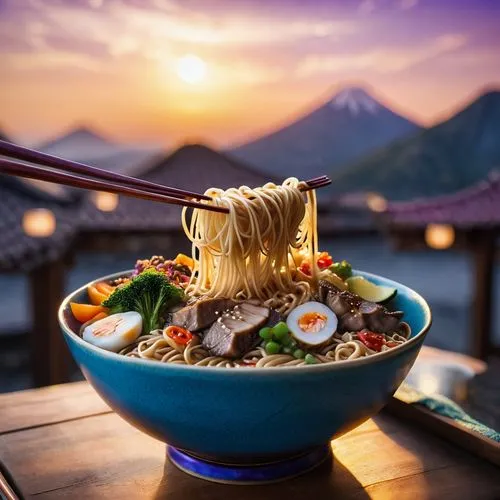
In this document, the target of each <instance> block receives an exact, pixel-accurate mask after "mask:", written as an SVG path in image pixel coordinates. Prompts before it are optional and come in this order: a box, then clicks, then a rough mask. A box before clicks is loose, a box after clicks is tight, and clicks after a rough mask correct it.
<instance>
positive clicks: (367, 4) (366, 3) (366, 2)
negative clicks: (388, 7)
mask: <svg viewBox="0 0 500 500" xmlns="http://www.w3.org/2000/svg"><path fill="white" fill-rule="evenodd" d="M374 10H375V0H363V1H362V2H361V3H360V4H359V5H358V12H359V13H360V14H363V15H366V14H371V13H372V12H373V11H374Z"/></svg>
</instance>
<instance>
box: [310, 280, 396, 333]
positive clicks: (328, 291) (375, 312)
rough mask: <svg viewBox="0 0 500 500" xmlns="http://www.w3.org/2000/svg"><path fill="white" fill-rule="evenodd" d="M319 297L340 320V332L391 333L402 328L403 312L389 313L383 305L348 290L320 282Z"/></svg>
mask: <svg viewBox="0 0 500 500" xmlns="http://www.w3.org/2000/svg"><path fill="white" fill-rule="evenodd" d="M318 297H319V299H320V301H321V302H323V303H324V304H326V305H327V306H328V307H329V308H330V309H331V310H332V311H333V312H334V313H335V314H336V315H337V317H338V318H339V326H338V330H339V332H341V333H343V332H359V331H360V330H364V329H368V330H370V331H372V332H378V333H389V332H394V331H398V330H400V328H401V318H402V317H403V313H402V312H401V311H393V312H390V311H388V310H387V309H386V308H385V307H384V306H383V305H381V304H376V303H375V302H369V301H367V300H363V299H361V297H359V296H358V295H355V294H353V293H351V292H349V291H346V290H340V289H339V288H337V287H336V286H334V285H332V284H331V283H328V282H327V281H323V280H322V281H320V282H319V291H318Z"/></svg>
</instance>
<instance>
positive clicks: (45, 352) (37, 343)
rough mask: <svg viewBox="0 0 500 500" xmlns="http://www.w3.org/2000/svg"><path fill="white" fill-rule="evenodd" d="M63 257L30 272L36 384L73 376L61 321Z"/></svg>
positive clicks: (59, 381)
mask: <svg viewBox="0 0 500 500" xmlns="http://www.w3.org/2000/svg"><path fill="white" fill-rule="evenodd" d="M64 270H65V265H64V262H63V261H62V260H58V261H56V262H47V263H45V264H43V265H42V266H40V267H38V268H36V269H34V270H33V271H31V272H30V274H29V280H30V295H31V311H32V329H31V366H32V377H33V382H34V384H35V386H36V387H41V386H44V385H52V384H59V383H62V382H68V380H69V373H68V372H69V366H70V363H69V359H70V354H69V351H68V348H67V347H66V343H65V341H64V338H63V335H62V333H61V331H60V329H59V323H58V321H57V310H58V308H59V305H60V303H61V301H62V299H63V297H64Z"/></svg>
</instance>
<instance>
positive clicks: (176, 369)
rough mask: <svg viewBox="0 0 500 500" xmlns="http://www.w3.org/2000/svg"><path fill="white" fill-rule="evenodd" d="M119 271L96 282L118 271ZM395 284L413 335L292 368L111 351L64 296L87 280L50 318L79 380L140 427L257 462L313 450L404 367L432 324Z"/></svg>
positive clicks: (211, 454)
mask: <svg viewBox="0 0 500 500" xmlns="http://www.w3.org/2000/svg"><path fill="white" fill-rule="evenodd" d="M124 274H126V273H120V274H116V275H112V276H107V277H105V278H100V279H99V280H96V281H102V280H109V279H113V278H117V277H118V276H123V275H124ZM356 274H360V275H362V276H365V277H366V278H369V279H370V280H372V281H374V282H375V283H378V284H381V285H387V286H392V287H396V288H397V289H398V294H397V297H396V299H395V300H394V303H393V306H394V307H395V308H397V309H400V310H402V311H404V312H405V317H404V319H405V321H406V322H408V323H409V324H410V326H411V329H412V337H411V339H410V340H409V341H408V342H406V343H405V344H404V345H402V346H400V347H397V348H394V349H391V350H390V351H386V352H382V353H379V354H376V355H373V356H370V357H368V358H360V359H357V360H353V361H340V362H336V363H331V364H318V365H310V366H307V367H300V368H294V367H289V368H261V369H256V368H251V367H248V368H238V369H228V368H217V367H196V366H184V365H175V364H172V365H171V364H163V363H157V362H153V361H148V360H142V359H135V358H129V357H124V356H120V355H118V354H114V353H111V352H107V351H104V350H101V349H99V348H97V347H94V346H93V345H91V344H89V343H87V342H84V341H83V340H82V339H81V338H80V337H79V336H78V335H77V332H78V328H79V324H78V323H77V322H76V321H75V320H74V318H73V317H72V315H71V312H70V309H69V302H70V301H71V302H73V301H74V302H85V301H87V294H86V286H85V287H82V288H80V289H79V290H77V291H76V292H74V293H72V294H71V295H69V296H68V297H67V298H66V299H65V300H64V302H63V303H62V305H61V307H60V310H59V321H60V324H61V328H62V331H63V332H64V336H65V338H66V340H67V343H68V345H69V348H70V349H71V352H72V354H73V356H74V358H75V360H76V361H77V363H78V365H79V366H80V368H81V370H82V372H83V374H84V375H85V377H86V379H87V380H88V381H89V382H90V383H91V384H92V386H93V387H94V389H95V390H96V391H97V392H98V394H99V395H100V396H101V397H102V398H103V399H104V400H105V401H106V402H107V403H108V404H109V406H111V408H112V409H113V410H114V411H115V412H116V413H118V414H119V415H120V416H122V417H123V418H124V419H125V420H127V421H128V422H130V423H131V424H132V425H134V426H136V427H137V428H139V429H141V430H142V431H144V432H145V433H147V434H149V435H151V436H153V437H155V438H157V439H159V440H161V441H164V442H166V443H168V444H169V445H171V446H174V447H175V448H177V449H178V450H184V451H187V452H188V453H189V454H190V455H193V456H196V457H201V458H203V459H206V460H210V461H215V462H218V463H226V464H240V465H241V464H256V463H258V464H262V463H269V462H273V461H277V460H280V459H282V458H284V457H290V456H297V455H301V454H303V453H305V452H307V451H308V450H314V449H318V448H319V447H321V446H324V444H325V443H328V441H329V440H330V439H331V438H333V437H336V436H340V435H341V434H343V433H345V432H346V431H349V430H350V429H353V428H354V427H356V426H358V425H360V424H361V423H362V422H363V421H365V420H367V419H368V418H370V417H372V416H373V415H375V414H376V413H377V412H378V411H379V410H380V409H381V408H382V407H383V406H384V405H385V404H386V402H387V401H388V399H389V398H390V396H391V395H392V394H393V393H394V392H395V391H396V389H397V388H398V386H399V385H400V383H401V382H402V381H403V379H404V378H405V376H406V374H407V373H408V372H409V370H410V368H411V367H412V365H413V362H414V361H415V358H416V357H417V354H418V352H419V350H420V348H421V346H422V343H423V341H424V338H425V335H426V333H427V331H428V329H429V327H430V324H431V312H430V310H429V306H428V305H427V303H426V302H425V300H424V299H423V298H422V297H421V296H420V295H418V294H417V293H416V292H414V291H413V290H411V289H409V288H407V287H406V286H403V285H401V284H399V283H395V282H393V281H391V280H388V279H385V278H381V277H379V276H375V275H372V274H368V273H362V272H358V273H356Z"/></svg>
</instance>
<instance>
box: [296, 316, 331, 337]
mask: <svg viewBox="0 0 500 500" xmlns="http://www.w3.org/2000/svg"><path fill="white" fill-rule="evenodd" d="M326 320H327V317H326V316H325V315H324V314H320V313H318V312H307V313H305V314H303V315H302V316H301V317H300V318H299V328H300V329H301V330H302V331H303V332H305V333H318V332H319V331H321V330H322V329H323V328H324V327H325V325H326Z"/></svg>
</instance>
